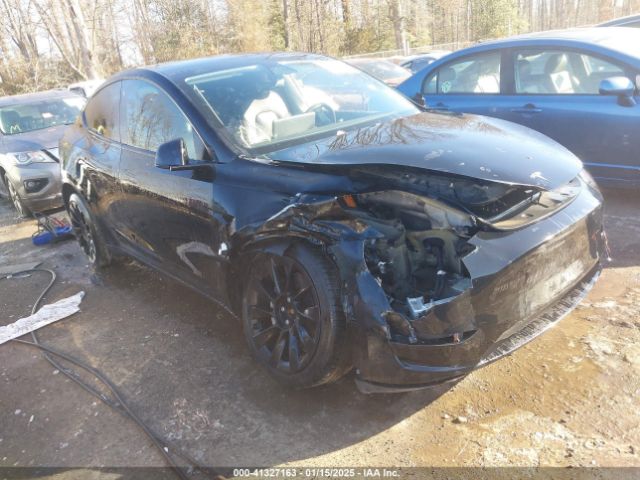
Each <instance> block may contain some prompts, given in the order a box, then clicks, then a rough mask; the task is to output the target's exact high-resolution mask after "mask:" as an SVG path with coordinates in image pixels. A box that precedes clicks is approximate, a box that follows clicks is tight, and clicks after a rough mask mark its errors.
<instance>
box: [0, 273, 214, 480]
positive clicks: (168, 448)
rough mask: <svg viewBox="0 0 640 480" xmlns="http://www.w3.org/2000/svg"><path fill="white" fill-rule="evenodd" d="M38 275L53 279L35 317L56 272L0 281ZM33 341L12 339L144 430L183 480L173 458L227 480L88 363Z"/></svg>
mask: <svg viewBox="0 0 640 480" xmlns="http://www.w3.org/2000/svg"><path fill="white" fill-rule="evenodd" d="M36 272H45V273H48V274H49V275H51V280H50V281H49V283H48V284H47V286H46V287H45V288H44V290H42V293H40V295H39V296H38V298H37V300H36V301H35V303H34V304H33V307H32V309H31V314H32V315H33V314H34V313H36V312H37V311H38V308H39V306H40V302H42V299H43V298H44V296H45V295H46V294H47V293H48V292H49V290H50V289H51V287H52V286H53V284H54V283H55V281H56V273H55V272H54V271H53V270H49V269H45V268H34V269H30V270H23V271H21V272H16V273H12V274H11V275H5V276H2V277H0V280H3V279H6V278H9V277H10V276H11V277H15V276H17V275H24V274H29V273H36ZM31 338H32V339H33V341H32V342H28V341H26V340H18V339H13V340H11V341H12V342H14V343H17V344H19V345H25V346H28V347H32V348H37V349H39V350H40V351H41V352H43V356H44V358H45V359H46V360H47V361H48V362H49V363H50V364H51V365H52V366H53V367H55V368H56V369H57V370H59V371H60V372H62V373H63V374H64V375H66V376H67V377H68V378H69V379H71V380H73V381H74V382H75V383H76V384H78V385H79V386H80V387H82V388H83V389H84V390H85V391H87V392H89V393H90V394H91V395H93V396H94V397H96V398H98V399H99V400H100V401H101V402H103V403H104V404H105V405H107V406H109V407H111V408H112V409H113V410H115V411H116V412H118V413H119V414H120V415H122V416H124V417H126V418H129V419H130V420H133V422H134V423H135V424H136V425H137V426H138V427H139V428H140V430H142V432H143V433H144V434H145V435H146V436H147V437H149V439H150V440H151V442H152V443H153V444H154V445H155V446H156V448H157V449H158V451H159V452H160V453H161V454H162V456H163V457H164V458H165V459H166V461H167V463H168V464H169V466H170V467H171V468H172V469H173V470H174V472H175V473H176V474H177V475H178V476H179V477H180V478H181V479H184V480H187V479H188V478H189V477H188V476H187V474H186V473H185V471H184V467H183V466H180V465H178V464H177V463H176V461H175V460H174V458H173V456H172V454H173V455H175V456H176V457H179V458H180V459H182V460H183V461H185V462H186V463H187V464H188V469H189V470H191V471H194V470H197V471H200V472H202V473H204V474H208V475H211V476H212V477H215V478H218V479H222V478H224V477H223V476H222V475H220V474H218V473H216V472H215V471H214V470H213V469H211V468H209V467H206V466H204V465H202V464H201V463H200V462H198V461H197V460H195V459H194V458H193V457H191V456H190V455H189V454H187V453H184V452H182V451H180V450H179V449H177V448H175V447H174V446H173V445H171V444H170V443H169V442H167V441H165V440H163V439H162V438H161V437H160V436H159V435H157V434H156V433H155V432H154V431H153V430H151V428H149V427H148V426H147V425H146V424H145V423H144V421H142V419H141V418H140V417H139V416H138V415H136V413H135V412H134V411H133V410H131V408H130V407H129V406H128V405H127V403H126V401H125V400H124V398H123V396H122V394H121V393H120V392H119V391H118V389H117V388H116V386H115V385H114V384H113V383H112V382H111V380H109V379H108V378H107V377H106V376H105V375H103V374H102V373H101V372H100V371H99V370H97V369H95V368H93V367H91V366H90V365H87V364H86V363H84V362H82V361H81V360H78V359H76V358H74V357H72V356H70V355H67V354H66V353H63V352H60V351H59V350H56V349H54V348H51V347H48V346H46V345H43V344H41V343H40V341H39V339H38V336H37V334H36V332H31ZM52 355H53V356H55V357H58V358H60V359H62V360H64V361H66V362H69V363H71V364H73V365H75V366H76V367H78V368H80V369H82V370H84V371H86V372H88V373H90V374H91V375H93V376H94V378H96V379H97V380H98V381H99V382H101V383H102V384H103V385H104V386H105V387H106V388H107V389H108V390H109V391H110V392H111V394H112V395H113V397H114V398H115V400H116V401H113V400H112V399H110V398H108V397H107V396H106V395H104V394H102V393H101V392H100V391H99V390H97V389H96V388H94V387H93V386H91V385H89V384H88V383H86V382H85V381H84V380H82V379H81V378H80V376H79V375H78V374H77V373H76V372H74V371H73V370H71V369H69V368H65V367H64V366H63V365H62V364H60V363H59V362H58V361H57V360H55V359H54V358H52Z"/></svg>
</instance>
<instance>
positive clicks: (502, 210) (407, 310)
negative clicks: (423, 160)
mask: <svg viewBox="0 0 640 480" xmlns="http://www.w3.org/2000/svg"><path fill="white" fill-rule="evenodd" d="M368 173H369V174H371V172H368ZM400 178H401V181H402V182H401V183H404V184H405V185H411V186H412V187H414V188H412V190H414V191H415V190H416V188H415V186H423V185H424V186H428V187H429V189H428V191H429V192H430V193H432V192H434V191H435V192H436V193H437V195H438V198H434V196H432V195H430V196H425V195H420V194H417V193H410V192H407V191H404V190H385V191H378V192H370V193H363V194H360V195H358V196H357V204H358V211H357V215H358V216H360V217H361V218H362V220H364V221H366V223H367V224H368V225H370V226H372V227H373V228H375V229H376V230H378V231H379V232H380V233H381V238H377V239H374V240H369V241H368V242H367V244H366V246H365V261H366V263H367V267H368V268H369V271H370V272H371V273H372V275H373V276H374V277H375V278H376V279H377V281H378V282H379V283H380V285H381V287H382V288H383V290H384V292H385V293H386V295H387V297H388V299H389V303H390V305H391V306H392V307H393V309H394V310H395V311H396V312H398V313H400V314H402V315H403V316H404V317H406V318H409V319H414V320H415V319H418V318H420V317H422V316H424V315H425V314H427V313H428V312H429V310H431V309H432V308H433V307H434V306H436V305H438V304H440V303H445V302H448V301H450V300H451V299H453V298H454V297H456V296H457V295H459V294H461V293H462V292H464V291H465V290H468V289H469V288H471V276H470V274H469V272H468V271H467V269H466V268H465V265H464V263H463V258H464V257H465V256H466V255H468V254H469V253H471V252H472V251H473V250H474V246H473V245H472V244H470V243H469V240H470V239H471V238H472V237H473V236H474V235H475V234H476V233H477V232H478V231H479V230H487V229H489V230H494V229H497V230H502V229H511V228H519V227H521V226H523V225H526V224H528V223H532V222H534V221H536V220H538V219H539V218H540V217H541V216H544V215H546V214H549V213H551V212H552V211H555V210H556V209H557V208H560V207H562V206H563V205H565V204H566V203H568V201H569V200H571V199H572V198H573V197H574V196H575V192H576V185H575V182H571V183H570V184H567V185H565V186H562V187H561V188H559V189H557V190H556V191H541V190H539V189H536V188H530V187H526V186H518V185H515V186H514V185H505V184H497V183H492V182H472V181H469V180H467V179H458V178H451V177H449V178H447V177H444V176H438V175H435V176H433V175H430V176H424V175H413V174H407V173H404V174H402V175H401V177H400ZM403 186H404V185H403ZM440 199H442V201H441V200H440ZM452 203H453V204H454V205H455V207H453V206H451V204H452Z"/></svg>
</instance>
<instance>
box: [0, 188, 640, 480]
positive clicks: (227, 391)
mask: <svg viewBox="0 0 640 480" xmlns="http://www.w3.org/2000/svg"><path fill="white" fill-rule="evenodd" d="M606 196H607V215H606V225H607V229H608V233H609V239H610V244H611V248H612V252H613V260H612V261H611V262H610V263H609V264H608V265H607V268H606V269H605V270H604V273H603V275H602V277H601V279H600V280H599V282H598V284H597V285H596V287H595V288H594V289H593V291H592V292H591V293H590V295H589V296H588V297H587V299H586V301H585V302H584V303H583V304H582V305H581V307H579V308H578V309H577V310H576V311H575V312H573V313H572V314H571V315H569V316H568V317H567V318H565V319H564V320H563V321H562V322H560V324H559V325H557V326H556V327H555V328H553V329H552V330H550V331H548V332H546V333H545V334H544V335H542V336H541V337H539V338H538V339H536V340H535V341H533V342H532V343H530V344H529V345H527V346H526V347H524V348H522V349H520V350H518V351H517V352H515V353H514V354H513V355H511V356H509V357H507V358H504V359H502V360H500V361H499V362H496V363H494V364H492V365H489V366H488V367H486V368H484V369H481V370H479V371H477V372H474V373H473V374H471V375H469V376H468V377H467V378H465V379H464V380H462V381H461V382H459V383H457V384H456V385H455V386H447V387H442V388H438V389H434V390H430V391H420V392H413V393H407V394H401V395H382V396H364V395H361V394H360V393H358V391H357V390H356V388H355V385H354V383H353V378H352V377H346V378H344V379H342V380H341V381H340V382H338V383H337V384H334V385H330V386H326V387H323V388H319V389H314V390H309V391H300V392H290V391H285V390H283V389H282V388H280V387H279V386H278V385H276V384H275V383H274V382H272V381H271V380H270V379H269V378H268V377H266V376H265V375H263V373H262V372H261V371H260V370H259V369H257V368H256V366H255V365H254V364H253V362H252V360H251V359H250V357H249V354H248V351H247V349H246V348H245V345H244V340H243V338H242V334H241V329H240V325H239V324H238V322H237V320H236V319H234V318H231V317H229V316H228V315H227V314H225V313H223V312H220V311H219V310H218V309H217V308H216V306H215V305H213V304H212V303H210V302H209V301H207V300H206V299H204V298H202V297H200V296H199V295H197V294H196V293H193V292H192V291H190V290H188V289H186V288H185V287H183V286H181V285H179V284H176V283H175V282H173V281H171V280H169V279H167V278H165V277H162V276H161V275H159V274H157V273H155V272H153V271H151V270H149V269H147V268H145V267H142V266H140V265H138V264H136V263H126V264H124V265H121V266H118V267H115V268H111V269H109V270H108V271H107V272H106V273H104V274H100V275H95V274H94V273H93V272H92V271H91V270H90V269H89V268H88V266H87V265H86V262H85V260H84V258H83V256H82V254H81V251H80V249H79V247H78V246H77V245H76V243H75V242H74V241H69V242H64V243H61V244H58V245H55V246H46V247H40V248H37V247H34V246H33V245H31V242H30V236H31V234H32V232H33V231H34V230H35V227H34V222H33V221H32V220H29V221H24V220H23V221H20V220H17V219H15V216H14V214H13V211H12V210H11V208H10V206H9V204H8V202H6V201H5V200H0V265H6V264H17V263H23V262H28V261H34V260H40V261H42V262H43V266H45V267H49V268H53V269H55V270H56V272H57V273H58V278H59V281H58V282H57V283H56V285H55V286H54V288H53V290H52V291H51V293H50V294H49V295H48V297H47V301H54V300H57V299H59V298H62V297H65V296H68V295H72V294H74V293H76V292H78V291H79V290H83V291H85V292H86V296H85V298H84V300H83V302H82V304H81V312H80V313H78V314H76V315H74V316H72V317H70V318H67V319H65V320H62V321H61V322H59V323H57V324H54V325H51V326H48V327H46V328H44V329H42V330H41V331H40V337H41V339H42V341H43V342H45V343H47V344H48V345H52V346H55V347H57V348H59V349H62V350H64V351H66V352H69V353H71V354H73V355H75V356H77V357H79V358H82V359H84V360H86V361H87V362H89V363H90V364H91V365H93V366H94V367H97V368H99V369H100V370H101V371H103V372H104V373H106V374H107V375H108V376H109V377H110V378H111V379H112V380H113V381H114V382H115V383H116V384H117V385H118V386H119V387H120V389H121V390H122V391H123V392H124V394H125V396H126V398H127V399H128V401H129V402H130V404H131V406H132V408H133V409H134V410H135V411H136V412H138V413H139V414H140V416H141V417H142V418H143V419H144V420H145V421H147V422H148V424H149V425H151V426H152V428H154V429H155V430H156V431H157V432H158V433H160V434H162V435H163V436H164V437H165V438H166V439H169V440H170V441H172V442H174V443H175V444H177V445H179V446H180V447H181V448H182V449H184V450H186V451H188V452H189V453H190V454H191V455H192V456H194V457H195V458H197V459H198V460H199V461H202V462H204V463H206V464H209V465H216V466H258V465H262V466H298V467H307V466H314V467H320V466H349V467H369V466H379V467H384V466H387V467H389V466H394V467H402V468H403V469H404V470H401V471H403V472H405V473H407V474H410V473H411V472H412V471H413V470H412V469H411V468H409V467H424V466H428V467H445V466H456V467H468V466H483V467H494V466H495V467H504V466H517V467H540V466H544V467H568V466H572V467H580V466H587V467H592V466H598V467H636V469H630V470H625V471H624V472H623V473H621V472H620V471H619V470H616V471H614V472H613V473H612V472H609V473H610V474H611V475H613V477H611V478H614V477H615V478H630V477H626V475H635V476H636V478H638V476H640V469H637V467H640V454H639V453H640V452H639V451H638V450H639V449H640V375H639V374H640V342H639V340H640V211H639V208H638V207H639V206H640V196H637V195H635V196H631V195H630V194H629V193H628V192H607V193H606ZM46 280H47V279H46V276H45V275H42V274H33V275H31V276H29V277H27V278H20V279H10V280H3V281H2V283H0V311H1V312H2V315H0V324H7V323H11V322H13V321H15V320H16V319H17V318H20V317H21V316H25V315H27V314H28V313H29V310H30V308H31V302H32V301H33V300H34V299H35V297H36V296H37V294H38V293H39V291H40V289H41V288H42V287H43V286H44V285H45V284H46ZM163 465H165V463H164V460H163V458H162V456H161V455H159V454H158V452H157V451H156V450H155V449H154V447H153V445H152V444H151V442H150V441H149V440H148V439H147V438H146V437H145V436H144V435H143V434H141V433H140V431H139V430H137V428H136V427H135V426H134V424H132V423H131V422H130V421H128V420H125V419H123V418H122V417H120V416H119V415H117V414H116V413H114V412H112V411H111V410H110V409H109V408H108V407H106V406H104V405H103V404H101V403H100V402H98V401H96V400H95V399H94V398H93V397H91V396H90V395H88V394H87V393H86V392H84V391H82V390H81V389H79V388H78V387H77V386H76V385H75V384H73V383H72V382H71V381H70V380H68V379H67V378H66V377H64V376H63V375H62V374H60V373H59V372H57V371H55V370H54V369H53V368H51V366H50V365H49V364H48V363H47V362H46V361H44V360H43V359H42V357H41V355H40V353H39V352H37V351H34V350H31V349H29V348H27V347H24V346H21V345H18V344H15V343H8V344H5V345H2V346H0V467H10V466H49V467H65V468H66V467H88V469H87V470H81V471H78V470H62V471H61V472H57V473H56V474H55V475H54V474H53V473H50V474H47V473H43V474H42V475H43V477H44V478H56V479H58V478H65V479H67V478H68V479H71V478H120V477H118V476H117V475H116V476H114V474H111V473H108V472H105V471H100V472H96V471H92V470H91V468H92V467H101V466H102V467H118V466H125V467H130V466H163ZM572 471H573V472H577V471H578V470H572ZM79 472H80V473H79ZM498 472H502V473H504V471H503V470H499V471H497V470H496V471H493V473H492V476H497V474H498ZM507 472H508V471H507ZM599 472H600V473H599V475H600V477H601V478H608V477H606V475H604V476H603V473H606V472H605V471H599ZM161 473H162V474H164V473H166V472H159V471H158V472H156V474H155V476H154V478H160V477H161ZM556 473H557V472H556ZM5 474H6V473H5ZM47 475H48V477H47ZM619 475H623V476H622V477H620V476H619ZM0 476H2V475H0ZM554 476H555V475H554ZM167 478H170V476H167ZM474 478H478V476H477V475H475V476H474ZM571 478H576V477H575V476H573V477H571Z"/></svg>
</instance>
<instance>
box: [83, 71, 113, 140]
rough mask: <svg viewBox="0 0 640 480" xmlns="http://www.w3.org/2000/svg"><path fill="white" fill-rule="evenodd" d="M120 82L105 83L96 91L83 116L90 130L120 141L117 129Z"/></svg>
mask: <svg viewBox="0 0 640 480" xmlns="http://www.w3.org/2000/svg"><path fill="white" fill-rule="evenodd" d="M119 98H120V82H115V83H112V84H111V85H107V86H106V87H104V88H102V89H101V90H100V91H98V92H97V93H96V94H95V95H94V96H93V97H91V99H90V100H89V102H88V103H87V106H86V107H85V109H84V118H85V121H86V122H87V126H88V127H89V129H90V130H92V131H94V132H95V133H97V134H98V135H102V136H103V137H106V138H111V139H113V140H116V141H120V132H119V131H118V103H119V102H118V100H119Z"/></svg>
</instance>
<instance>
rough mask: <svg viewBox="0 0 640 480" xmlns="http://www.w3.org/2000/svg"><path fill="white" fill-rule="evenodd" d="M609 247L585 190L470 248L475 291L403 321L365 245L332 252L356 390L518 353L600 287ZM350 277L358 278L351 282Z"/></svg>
mask: <svg viewBox="0 0 640 480" xmlns="http://www.w3.org/2000/svg"><path fill="white" fill-rule="evenodd" d="M605 240H606V239H605V234H604V231H603V229H602V205H601V198H600V196H599V194H598V193H597V192H596V191H594V190H592V189H590V188H586V187H585V188H583V189H581V191H580V193H579V194H578V195H577V196H576V198H575V199H573V201H572V202H571V203H570V204H568V205H567V206H565V207H563V208H562V209H560V210H559V211H557V212H555V213H554V214H553V215H550V216H548V217H546V218H544V219H543V220H541V221H538V222H535V223H532V224H530V225H528V226H526V227H524V228H520V229H515V230H511V231H501V232H486V231H481V232H478V233H477V234H476V235H475V236H473V237H472V238H471V239H470V240H469V243H470V244H471V245H473V246H474V247H475V248H474V250H473V251H472V252H471V253H469V254H467V255H466V256H465V257H464V259H463V263H464V266H465V267H466V269H467V270H468V273H469V275H470V279H471V284H470V287H469V288H468V289H466V290H464V291H462V292H461V293H460V294H458V295H456V296H454V297H452V298H449V299H447V300H446V301H440V302H435V303H434V304H433V305H430V306H429V305H428V304H427V305H428V306H429V308H428V309H427V311H426V313H424V314H423V315H422V316H420V317H419V318H408V317H407V316H405V317H404V318H402V319H400V320H401V321H400V322H399V321H398V318H397V316H398V315H399V314H398V313H397V311H394V309H393V308H392V306H391V305H390V303H389V297H388V295H386V294H385V292H384V291H383V289H382V288H381V285H380V281H379V279H377V278H375V277H374V276H373V275H372V273H371V272H370V270H369V268H367V265H366V262H365V261H364V255H365V254H364V241H363V240H361V239H360V240H356V239H343V240H342V241H340V242H339V243H336V244H334V245H333V246H331V247H329V251H330V252H331V253H332V255H333V256H334V258H335V259H336V263H337V265H338V266H339V268H340V270H341V273H342V275H343V283H344V284H343V289H344V292H345V293H344V297H345V298H344V302H343V303H344V309H345V313H346V315H347V318H348V320H349V322H348V324H349V326H350V338H351V339H352V341H353V347H354V357H353V363H354V367H355V369H356V383H357V385H358V387H359V388H360V390H362V391H363V392H365V393H374V392H394V391H405V390H413V389H417V388H425V387H429V386H432V385H435V384H440V383H444V382H448V381H453V380H456V379H458V378H461V377H463V376H464V375H466V374H468V373H469V372H471V371H473V370H474V369H477V368H479V367H482V366H484V365H486V364H488V363H490V362H492V361H494V360H497V359H498V358H500V357H502V356H504V355H507V354H509V353H511V352H513V351H514V350H515V349H517V348H519V347H520V346H522V345H524V344H525V343H527V342H528V341H530V340H532V339H533V338H535V337H536V336H538V335H539V334H541V333H542V332H544V331H545V330H546V329H548V328H550V327H551V326H553V325H554V324H555V323H557V322H558V321H559V320H560V319H561V318H563V317H564V316H565V315H567V314H568V313H569V312H571V311H572V310H573V309H574V308H575V307H576V305H577V304H578V303H579V302H580V300H581V299H582V298H583V297H584V296H585V295H586V294H587V292H588V291H589V290H590V289H591V287H592V286H593V284H594V283H595V281H596V279H597V278H598V275H599V272H600V269H601V266H600V259H601V258H602V256H603V255H604V249H605ZM349 271H350V272H355V274H353V273H352V274H350V275H349V274H346V275H345V272H349ZM392 317H395V318H394V320H395V321H393V322H390V321H389V320H390V319H391V318H392ZM402 322H405V324H406V322H408V324H409V325H410V332H409V333H407V334H406V335H403V334H402V333H398V328H397V325H398V324H401V323H402ZM400 330H402V329H400ZM405 333H406V332H405Z"/></svg>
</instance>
